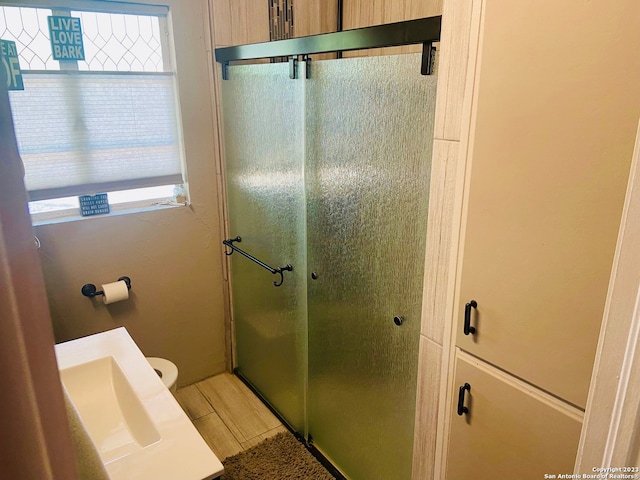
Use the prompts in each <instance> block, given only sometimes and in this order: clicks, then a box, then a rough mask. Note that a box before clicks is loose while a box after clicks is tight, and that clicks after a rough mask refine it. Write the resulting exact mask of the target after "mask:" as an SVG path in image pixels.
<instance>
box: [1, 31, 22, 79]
mask: <svg viewBox="0 0 640 480" xmlns="http://www.w3.org/2000/svg"><path fill="white" fill-rule="evenodd" d="M0 81H3V82H5V83H6V85H7V89H8V90H24V84H23V83H22V73H21V72H20V62H19V61H18V51H17V49H16V42H12V41H11V40H0Z"/></svg>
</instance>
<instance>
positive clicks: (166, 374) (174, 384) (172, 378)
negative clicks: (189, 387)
mask: <svg viewBox="0 0 640 480" xmlns="http://www.w3.org/2000/svg"><path fill="white" fill-rule="evenodd" d="M147 361H148V362H149V363H150V364H151V366H152V367H153V369H154V370H155V371H156V373H157V374H158V376H159V377H160V380H162V383H164V385H165V386H166V387H167V388H168V389H169V390H170V391H171V393H176V390H177V388H178V367H176V365H175V364H174V363H173V362H171V361H169V360H167V359H166V358H158V357H147Z"/></svg>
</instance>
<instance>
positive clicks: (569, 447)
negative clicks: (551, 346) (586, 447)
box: [446, 353, 582, 480]
mask: <svg viewBox="0 0 640 480" xmlns="http://www.w3.org/2000/svg"><path fill="white" fill-rule="evenodd" d="M465 383H467V384H469V385H470V390H469V391H467V392H465V399H464V400H465V401H464V405H465V406H466V408H468V410H469V411H468V413H465V414H463V415H462V416H458V414H457V411H456V408H455V406H454V411H453V414H452V417H453V418H452V420H451V436H450V438H449V454H448V455H449V456H448V462H447V477H446V478H447V480H469V479H471V478H473V479H474V480H495V479H511V478H517V479H519V480H540V479H542V478H545V477H544V475H545V474H549V475H552V474H553V475H557V474H558V473H572V472H573V464H574V461H575V456H576V451H577V448H578V441H579V439H580V429H581V427H582V417H581V412H580V411H579V410H578V409H576V408H573V407H569V406H566V405H565V404H564V403H563V402H561V401H560V400H556V399H554V398H553V397H550V396H549V395H547V394H544V393H542V392H538V391H537V390H535V389H534V388H532V387H529V386H527V385H526V384H524V383H523V382H521V381H519V380H517V379H515V378H512V377H510V376H508V375H507V374H505V373H503V372H501V371H499V370H496V369H495V368H493V367H490V366H488V365H486V364H484V363H482V362H480V361H478V360H475V359H473V357H471V356H469V355H465V354H464V353H461V354H460V353H459V354H458V358H457V361H456V385H455V386H456V395H455V397H456V401H457V399H458V395H457V393H458V388H459V387H460V386H462V385H464V384H465Z"/></svg>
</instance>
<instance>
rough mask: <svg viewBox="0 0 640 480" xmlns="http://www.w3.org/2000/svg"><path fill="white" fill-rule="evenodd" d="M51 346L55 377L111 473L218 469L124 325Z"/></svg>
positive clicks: (184, 474) (147, 476)
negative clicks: (57, 376)
mask: <svg viewBox="0 0 640 480" xmlns="http://www.w3.org/2000/svg"><path fill="white" fill-rule="evenodd" d="M55 348H56V356H57V359H58V367H59V369H60V378H61V379H62V383H63V385H64V387H65V389H66V390H67V393H68V394H69V398H70V399H71V402H72V403H73V405H74V407H75V408H76V410H77V411H78V414H79V416H80V419H81V421H82V423H83V425H84V427H85V429H86V430H87V432H88V433H89V436H90V437H91V440H92V442H93V444H94V445H95V447H96V450H97V451H98V454H99V455H100V458H101V460H102V462H103V463H104V465H105V468H106V470H107V473H108V474H109V478H110V479H111V480H120V479H122V480H125V479H126V480H135V479H138V480H151V479H153V480H163V479H164V480H177V479H180V480H211V479H215V478H218V477H219V476H220V475H221V474H222V472H223V467H222V464H221V463H220V461H219V460H218V458H217V457H216V456H215V455H214V454H213V452H212V451H211V450H210V449H209V447H208V446H207V444H206V443H205V442H204V440H203V439H202V437H201V436H200V434H199V433H198V431H197V430H196V429H195V427H194V426H193V424H192V423H191V421H190V420H189V418H188V417H187V416H186V414H185V413H184V411H183V410H182V408H181V407H180V405H178V403H177V402H176V400H175V398H174V397H173V395H172V394H171V392H169V390H168V389H167V388H166V387H165V386H164V384H163V383H162V381H161V380H160V378H159V377H158V375H157V374H156V373H155V371H154V370H153V368H151V366H150V365H149V363H148V362H147V360H146V359H145V357H144V355H143V354H142V352H141V351H140V349H139V348H138V346H137V345H136V344H135V342H134V341H133V339H132V338H131V337H130V336H129V333H128V332H127V331H126V329H125V328H117V329H115V330H110V331H108V332H104V333H98V334H95V335H91V336H88V337H84V338H80V339H77V340H72V341H69V342H65V343H61V344H58V345H56V347H55Z"/></svg>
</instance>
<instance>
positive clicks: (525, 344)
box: [456, 0, 640, 408]
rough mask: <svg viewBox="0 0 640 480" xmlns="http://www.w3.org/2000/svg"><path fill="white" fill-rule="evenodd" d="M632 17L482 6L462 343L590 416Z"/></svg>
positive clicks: (618, 7)
mask: <svg viewBox="0 0 640 480" xmlns="http://www.w3.org/2000/svg"><path fill="white" fill-rule="evenodd" d="M637 13H638V3H637V0H620V1H616V2H584V1H582V0H566V1H562V2H557V1H555V0H541V1H535V2H513V1H512V0H486V9H485V23H484V28H483V32H484V33H483V39H482V47H481V53H480V63H479V65H480V67H479V76H478V79H477V83H476V87H475V88H476V93H475V97H476V99H475V101H476V106H475V107H474V108H475V117H474V118H475V121H474V126H473V127H472V135H471V142H470V150H469V152H470V155H471V157H470V158H471V160H470V177H469V183H468V184H469V190H468V208H467V213H466V229H465V230H466V231H465V240H464V250H463V257H462V275H461V283H460V289H461V290H460V292H461V294H460V304H459V309H460V310H459V311H460V315H459V322H460V324H459V329H458V333H457V341H456V343H457V345H458V346H460V347H461V348H463V349H464V350H466V351H468V352H471V353H473V354H474V355H476V356H478V357H480V358H483V359H485V360H487V361H488V362H490V363H492V364H494V365H498V366H499V367H500V368H502V369H504V370H506V371H508V372H510V373H512V374H514V375H516V376H518V377H520V378H524V379H525V380H526V381H527V382H530V383H532V384H534V385H536V386H539V387H540V388H542V389H543V390H546V391H548V392H551V393H553V394H554V395H556V396H559V397H560V398H563V399H565V400H567V401H569V402H571V403H573V404H575V405H578V406H581V407H583V408H584V406H585V402H586V397H587V392H588V386H589V382H590V376H591V370H592V366H593V359H594V355H595V348H596V344H597V339H598V335H599V329H600V324H601V321H602V314H603V310H604V302H605V296H606V292H607V285H608V281H609V275H610V271H611V265H612V260H613V254H614V249H615V242H616V237H617V233H618V225H619V223H620V215H621V212H622V204H623V199H624V192H625V189H626V182H627V176H628V173H629V165H630V161H631V156H632V152H633V141H634V136H635V127H636V126H637V121H638V116H639V115H640V89H638V88H637V85H638V83H640V61H639V60H638V58H640V57H638V55H637V51H636V50H637V49H636V48H635V47H632V45H635V46H637V45H639V44H640V18H639V16H638V14H637ZM541 26H544V29H543V30H541ZM593 32H598V34H597V35H594V34H593ZM618 37H619V38H618ZM505 39H508V41H506V40H505ZM598 71H621V72H622V71H623V72H625V73H624V75H622V76H619V75H597V74H596V73H595V72H598ZM631 79H633V80H631ZM602 92H606V95H605V94H602ZM471 300H476V301H477V303H478V308H477V310H475V311H474V312H473V313H474V315H473V318H472V325H473V326H475V328H476V330H477V332H476V334H475V335H473V334H472V335H468V336H465V335H463V334H462V321H463V318H462V317H463V311H464V305H465V304H466V303H467V302H469V301H471Z"/></svg>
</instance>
